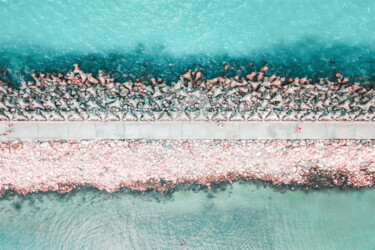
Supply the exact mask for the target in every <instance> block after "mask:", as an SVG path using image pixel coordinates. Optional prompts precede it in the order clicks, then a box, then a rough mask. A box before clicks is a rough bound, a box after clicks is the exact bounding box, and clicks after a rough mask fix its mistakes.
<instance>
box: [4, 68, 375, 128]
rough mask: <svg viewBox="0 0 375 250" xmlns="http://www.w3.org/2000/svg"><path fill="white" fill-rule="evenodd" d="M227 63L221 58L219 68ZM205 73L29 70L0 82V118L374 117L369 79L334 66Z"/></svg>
mask: <svg viewBox="0 0 375 250" xmlns="http://www.w3.org/2000/svg"><path fill="white" fill-rule="evenodd" d="M228 67H229V66H227V65H226V66H225V70H227V69H228ZM267 69H268V68H267V66H264V67H262V68H261V69H260V70H259V72H252V73H250V74H248V75H247V76H246V77H240V76H235V77H223V76H220V77H217V78H214V79H206V78H205V77H204V76H203V75H202V73H201V72H193V71H191V70H188V69H187V70H186V72H185V73H184V74H183V75H180V76H179V78H178V81H177V82H172V83H166V82H165V81H163V79H154V78H152V79H150V80H149V81H143V82H141V81H140V80H139V79H134V80H129V81H126V82H122V83H120V82H118V81H116V79H114V78H112V77H111V76H110V74H107V73H105V72H103V71H99V72H98V74H97V75H95V76H94V75H93V74H91V73H85V72H83V71H82V70H81V69H80V68H79V67H78V65H75V69H74V70H73V71H71V72H68V73H67V74H66V75H63V74H55V75H54V74H50V73H47V74H42V73H40V74H33V75H32V77H33V81H28V82H22V83H21V85H20V86H19V87H17V88H12V87H10V86H9V85H7V84H6V83H4V82H0V121H29V120H31V121H83V120H87V121H101V120H104V121H120V120H124V121H129V120H131V121H135V120H142V121H154V120H158V121H171V120H178V121H190V120H197V121H209V120H212V121H225V120H230V121H247V120H248V121H274V120H282V121H299V120H301V121H373V120H375V112H374V110H375V98H374V96H375V90H374V87H373V85H370V84H366V85H363V84H360V83H357V82H350V79H348V78H345V77H343V76H341V75H340V74H339V73H337V74H336V75H335V76H332V77H330V78H321V79H319V80H316V81H312V80H311V79H307V78H301V79H300V78H290V79H286V78H285V77H282V76H275V75H267Z"/></svg>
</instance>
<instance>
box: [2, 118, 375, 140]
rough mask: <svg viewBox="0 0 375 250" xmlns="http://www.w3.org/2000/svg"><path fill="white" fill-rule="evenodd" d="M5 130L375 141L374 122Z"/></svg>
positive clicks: (59, 135) (24, 125) (68, 125)
mask: <svg viewBox="0 0 375 250" xmlns="http://www.w3.org/2000/svg"><path fill="white" fill-rule="evenodd" d="M9 125H11V126H10V127H9ZM7 130H10V132H9V133H8V134H6V135H1V136H0V140H7V139H34V140H56V139H375V122H303V123H301V122H285V121H283V122H278V121H274V122H271V121H269V122H264V121H263V122H234V121H230V122H222V123H220V124H218V123H217V122H196V121H194V122H185V121H184V122H178V121H170V122H169V121H168V122H157V121H151V122H140V121H136V122H128V121H127V122H1V123H0V134H4V133H6V131H7Z"/></svg>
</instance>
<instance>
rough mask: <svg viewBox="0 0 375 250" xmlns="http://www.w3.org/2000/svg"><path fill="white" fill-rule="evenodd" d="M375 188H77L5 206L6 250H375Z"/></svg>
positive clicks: (2, 242) (1, 233)
mask: <svg viewBox="0 0 375 250" xmlns="http://www.w3.org/2000/svg"><path fill="white" fill-rule="evenodd" d="M374 191H375V190H373V189H372V190H362V191H348V192H342V191H341V192H338V191H332V190H330V191H318V192H316V191H314V192H309V193H305V192H302V191H286V192H280V191H277V190H275V189H273V188H269V187H267V188H265V187H257V186H255V185H254V184H241V185H239V184H235V185H234V186H233V187H227V188H226V190H225V191H217V192H204V191H199V192H192V191H179V192H176V193H174V194H173V195H171V196H166V195H161V194H131V193H129V192H127V191H121V192H119V193H115V194H105V193H101V192H99V191H96V190H91V189H84V190H76V191H74V192H73V193H72V194H69V195H58V194H54V193H48V194H37V195H28V196H26V197H22V196H19V197H15V196H8V197H7V198H5V199H3V200H0V220H1V223H0V248H1V249H178V248H179V247H180V244H185V245H186V246H187V247H188V248H189V249H195V248H199V249H374V247H375V215H374V212H373V211H374V210H373V208H374V206H375V192H374Z"/></svg>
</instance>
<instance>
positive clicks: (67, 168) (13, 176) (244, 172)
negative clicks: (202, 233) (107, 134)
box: [0, 140, 375, 194]
mask: <svg viewBox="0 0 375 250" xmlns="http://www.w3.org/2000/svg"><path fill="white" fill-rule="evenodd" d="M0 153H1V158H0V172H1V175H0V193H4V192H6V191H7V190H14V191H15V192H17V193H20V194H26V193H31V192H39V191H58V192H69V191H71V190H72V188H74V187H75V186H77V185H91V186H94V187H97V188H99V189H101V190H106V191H108V192H114V191H116V190H118V189H119V188H121V187H127V188H130V189H132V190H137V191H146V190H149V189H151V190H155V191H160V192H164V191H167V190H170V189H173V188H174V187H175V186H176V185H177V184H179V183H194V184H201V185H205V186H208V187H210V183H211V182H219V183H220V182H224V181H230V182H232V181H235V180H237V179H239V178H244V179H259V180H264V181H269V182H271V183H272V184H273V185H275V186H282V185H289V186H290V188H293V186H298V185H304V186H305V185H306V186H309V187H313V188H321V187H324V186H328V187H329V186H338V187H342V188H344V187H355V188H361V187H370V186H372V185H373V184H374V181H375V177H374V174H375V164H374V159H375V140H294V141H292V140H82V141H77V140H74V141H45V142H41V141H19V140H13V141H3V142H2V143H1V144H0Z"/></svg>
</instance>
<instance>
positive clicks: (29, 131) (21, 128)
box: [4, 122, 38, 139]
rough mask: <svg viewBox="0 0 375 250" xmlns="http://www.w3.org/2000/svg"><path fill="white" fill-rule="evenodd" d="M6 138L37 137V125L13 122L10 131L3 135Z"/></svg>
mask: <svg viewBox="0 0 375 250" xmlns="http://www.w3.org/2000/svg"><path fill="white" fill-rule="evenodd" d="M4 137H5V138H8V139H38V125H37V124H36V123H28V122H25V123H13V126H12V128H11V133H10V134H9V135H6V136H4Z"/></svg>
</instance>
